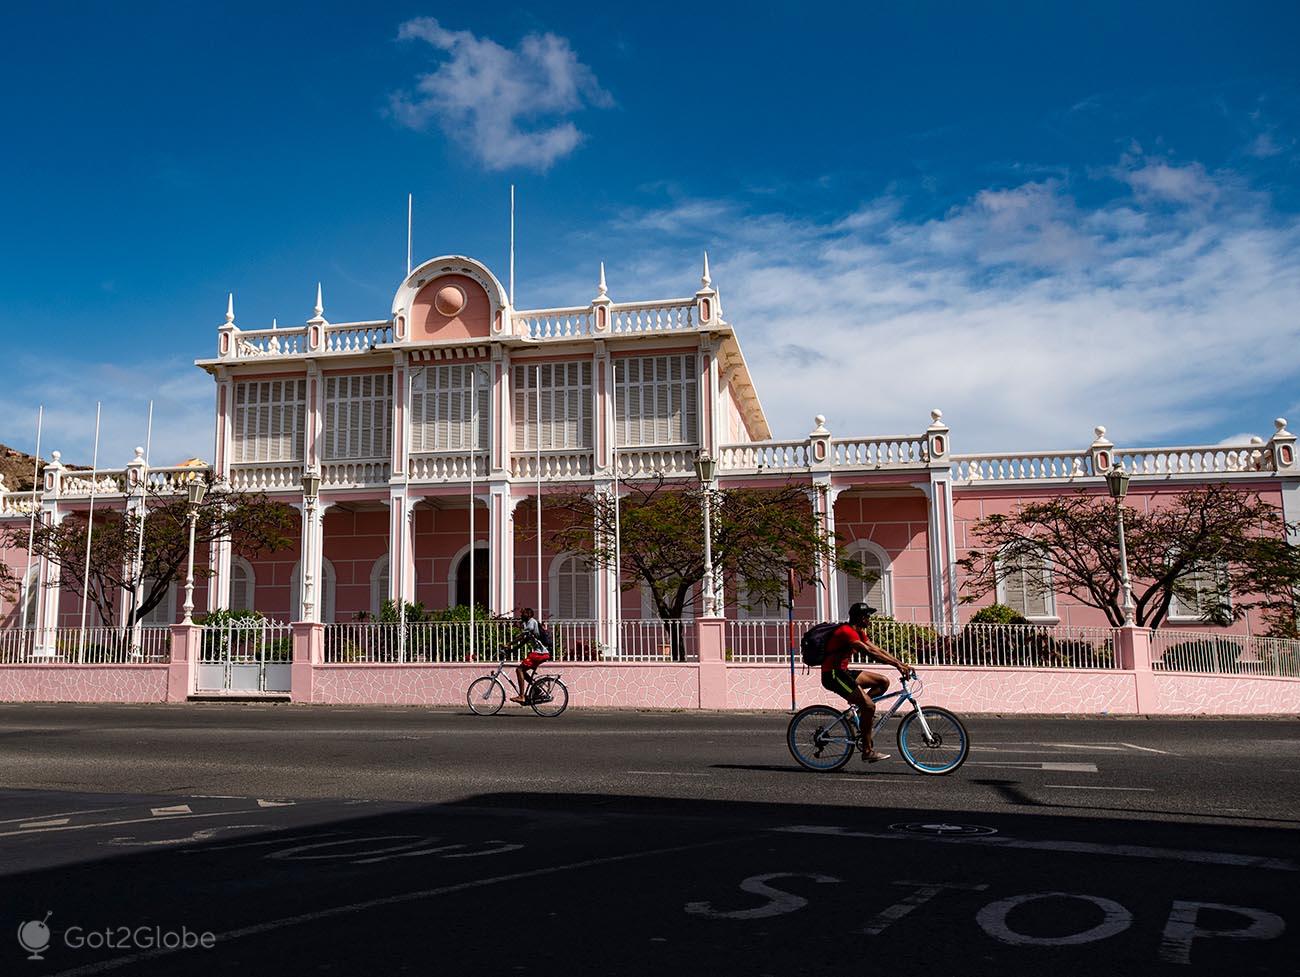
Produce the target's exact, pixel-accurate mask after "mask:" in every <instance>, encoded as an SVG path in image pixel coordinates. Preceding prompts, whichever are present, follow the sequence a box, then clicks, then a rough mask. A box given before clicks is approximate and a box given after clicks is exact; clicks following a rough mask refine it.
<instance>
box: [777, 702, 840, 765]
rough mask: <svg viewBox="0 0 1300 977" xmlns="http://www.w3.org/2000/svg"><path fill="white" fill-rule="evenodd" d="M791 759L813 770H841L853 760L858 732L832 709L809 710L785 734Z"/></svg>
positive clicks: (801, 711)
mask: <svg viewBox="0 0 1300 977" xmlns="http://www.w3.org/2000/svg"><path fill="white" fill-rule="evenodd" d="M785 738H786V744H787V745H788V746H789V747H790V755H791V756H792V757H794V758H795V759H796V760H798V761H799V764H800V765H801V766H804V767H807V768H808V769H809V770H816V771H818V772H822V773H824V772H826V771H830V770H838V769H840V767H842V766H844V764H846V763H848V762H849V760H850V759H852V757H853V750H854V749H855V748H856V746H857V744H858V736H857V732H856V730H854V729H853V727H852V726H851V725H850V724H849V721H848V720H847V719H845V718H844V716H843V715H841V713H840V711H839V710H838V709H832V708H831V707H830V706H808V707H807V708H806V709H800V710H799V711H798V712H797V713H795V714H794V717H793V718H792V719H791V720H790V728H789V729H788V730H787V731H786V734H785Z"/></svg>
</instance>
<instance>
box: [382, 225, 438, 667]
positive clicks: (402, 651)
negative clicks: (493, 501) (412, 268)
mask: <svg viewBox="0 0 1300 977" xmlns="http://www.w3.org/2000/svg"><path fill="white" fill-rule="evenodd" d="M408 250H409V249H408ZM407 264H410V259H409V258H408V259H407ZM408 273H409V269H408ZM413 381H414V376H413V375H412V370H411V363H410V361H409V360H408V361H407V363H406V406H405V408H404V409H403V411H402V450H403V451H404V452H406V457H405V458H404V459H403V461H402V471H403V472H404V473H405V476H406V491H405V492H403V493H402V521H401V522H400V523H399V524H398V534H399V535H398V539H400V540H401V541H402V559H401V562H400V564H399V565H398V566H397V567H396V568H394V566H393V563H392V559H391V557H390V559H389V562H388V578H389V579H390V580H392V579H393V572H394V570H396V572H397V582H398V587H397V660H398V661H400V662H405V661H406V568H407V567H408V566H409V567H411V568H412V575H414V567H415V560H413V559H411V556H412V554H408V553H407V552H406V544H407V542H408V541H407V537H406V527H407V519H408V518H409V516H408V514H407V512H408V507H409V506H410V504H411V454H412V451H411V429H412V427H413V426H414V425H412V424H411V390H412V388H413V386H414V383H413ZM425 396H426V397H427V396H428V388H427V386H426V392H425ZM409 542H410V546H411V549H412V550H414V549H415V531H414V529H412V531H411V537H410V540H409ZM411 583H412V589H411V596H412V597H414V596H415V589H414V583H415V581H414V580H412V581H411ZM389 589H390V590H391V589H392V588H391V587H390V588H389ZM383 607H384V605H383V603H382V602H381V603H380V605H379V609H380V611H381V613H382V611H383Z"/></svg>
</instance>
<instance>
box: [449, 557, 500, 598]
mask: <svg viewBox="0 0 1300 977" xmlns="http://www.w3.org/2000/svg"><path fill="white" fill-rule="evenodd" d="M488 560H489V557H488V548H487V546H486V545H484V544H482V543H480V544H479V546H478V548H477V549H476V550H475V551H474V600H475V602H476V603H477V604H479V605H480V606H482V607H488V606H489V605H490V604H491V602H492V601H491V595H490V594H489V593H488V587H489V585H490V582H491V579H492V577H491V570H492V568H491V566H489V564H488ZM452 579H453V580H455V581H456V603H457V604H464V605H468V604H469V552H468V550H467V551H466V552H465V555H464V556H462V557H461V558H460V561H459V562H458V563H457V564H456V572H455V573H454V574H453V575H452Z"/></svg>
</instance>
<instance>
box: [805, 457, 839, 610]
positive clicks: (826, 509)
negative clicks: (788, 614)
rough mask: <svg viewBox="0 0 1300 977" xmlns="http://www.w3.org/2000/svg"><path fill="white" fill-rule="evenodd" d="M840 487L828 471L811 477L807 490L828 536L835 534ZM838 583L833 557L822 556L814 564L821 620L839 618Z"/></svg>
mask: <svg viewBox="0 0 1300 977" xmlns="http://www.w3.org/2000/svg"><path fill="white" fill-rule="evenodd" d="M841 491H843V490H842V489H839V488H836V487H834V486H833V485H831V479H830V476H829V475H817V476H814V477H813V486H812V488H811V489H809V490H808V497H809V499H810V500H811V501H812V505H813V512H814V513H815V514H816V516H817V520H818V522H819V523H820V524H821V528H822V532H823V533H825V534H826V536H827V538H828V539H830V538H832V537H833V536H834V534H835V500H836V499H837V498H839V495H840V492H841ZM839 603H840V587H839V571H838V570H837V569H836V567H835V559H834V557H829V558H827V559H824V560H821V561H820V564H819V566H818V567H817V615H818V617H819V618H820V619H821V620H823V621H838V620H840V614H841V613H843V611H844V610H845V608H841V607H840V606H839Z"/></svg>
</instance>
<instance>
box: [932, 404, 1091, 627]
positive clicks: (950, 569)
mask: <svg viewBox="0 0 1300 977" xmlns="http://www.w3.org/2000/svg"><path fill="white" fill-rule="evenodd" d="M925 434H926V458H927V461H928V464H929V467H930V480H929V482H928V483H926V484H925V485H924V486H923V487H922V490H923V491H924V492H925V496H926V501H927V503H928V504H927V507H926V509H927V512H928V516H929V519H928V522H929V527H928V529H929V532H928V533H927V535H928V538H929V550H930V613H931V617H932V618H933V619H934V620H935V621H936V622H941V623H945V624H951V625H954V626H955V625H956V624H957V623H958V607H957V605H958V601H957V541H956V531H955V529H954V522H953V515H952V461H951V445H950V443H949V434H950V431H949V429H948V425H946V424H944V422H943V411H941V410H939V409H938V408H935V409H934V410H932V411H930V426H929V427H928V428H926V432H925ZM1104 435H1105V428H1097V439H1098V440H1097V441H1096V442H1094V443H1093V451H1094V463H1097V458H1096V452H1097V451H1099V450H1101V451H1103V452H1104V453H1105V454H1107V455H1109V451H1110V445H1109V442H1107V443H1106V446H1105V447H1104V448H1102V447H1099V443H1100V442H1101V441H1102V439H1103V437H1104Z"/></svg>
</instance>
